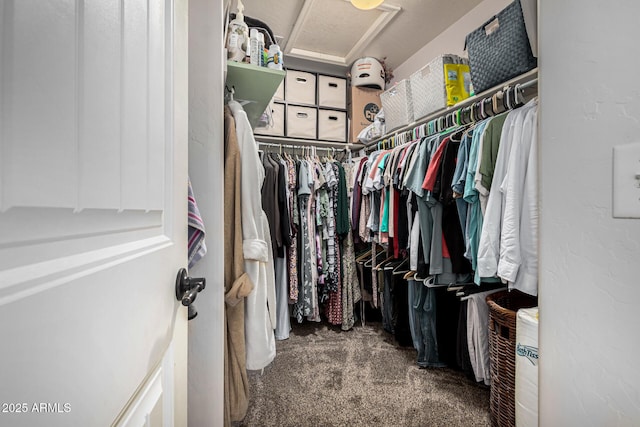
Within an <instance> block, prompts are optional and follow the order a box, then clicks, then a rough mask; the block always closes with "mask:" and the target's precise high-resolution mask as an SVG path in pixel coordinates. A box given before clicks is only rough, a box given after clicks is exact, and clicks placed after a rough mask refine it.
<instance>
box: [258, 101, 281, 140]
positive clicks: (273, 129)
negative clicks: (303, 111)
mask: <svg viewBox="0 0 640 427" xmlns="http://www.w3.org/2000/svg"><path fill="white" fill-rule="evenodd" d="M270 105H272V108H271V120H270V122H269V124H268V125H267V126H266V127H257V128H255V129H254V130H253V133H255V134H257V135H273V136H284V104H278V103H277V102H274V103H272V104H270ZM267 108H268V107H267Z"/></svg>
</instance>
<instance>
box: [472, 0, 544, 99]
mask: <svg viewBox="0 0 640 427" xmlns="http://www.w3.org/2000/svg"><path fill="white" fill-rule="evenodd" d="M465 48H466V49H467V51H468V53H469V66H470V68H471V82H472V83H473V89H474V92H475V93H476V94H478V93H480V92H483V91H485V90H487V89H489V88H491V87H493V86H497V85H499V84H501V83H504V82H505V81H507V80H509V79H512V78H514V77H516V76H519V75H520V74H523V73H526V72H527V71H529V70H531V69H533V68H535V67H536V66H537V62H538V61H537V59H536V58H535V57H534V56H533V53H532V52H531V45H530V44H529V38H528V37H527V29H526V27H525V23H524V16H523V14H522V6H521V5H520V0H515V1H514V2H513V3H511V4H510V5H509V6H507V7H506V8H504V9H503V10H502V11H501V12H499V13H498V14H497V15H495V16H494V17H492V18H491V19H489V20H488V21H487V22H485V23H484V24H483V25H482V26H481V27H480V28H478V29H476V30H475V31H473V32H471V33H469V34H468V35H467V37H466V40H465Z"/></svg>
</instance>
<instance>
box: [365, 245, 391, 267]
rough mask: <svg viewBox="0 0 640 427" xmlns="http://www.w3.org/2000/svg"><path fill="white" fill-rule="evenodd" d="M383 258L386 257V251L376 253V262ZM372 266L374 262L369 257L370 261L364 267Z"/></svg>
mask: <svg viewBox="0 0 640 427" xmlns="http://www.w3.org/2000/svg"><path fill="white" fill-rule="evenodd" d="M383 256H386V251H385V250H384V249H381V250H380V252H376V259H375V261H376V262H378V259H380V258H381V257H383ZM372 265H373V260H372V259H371V257H369V260H368V261H367V262H365V263H364V266H365V267H371V266H372Z"/></svg>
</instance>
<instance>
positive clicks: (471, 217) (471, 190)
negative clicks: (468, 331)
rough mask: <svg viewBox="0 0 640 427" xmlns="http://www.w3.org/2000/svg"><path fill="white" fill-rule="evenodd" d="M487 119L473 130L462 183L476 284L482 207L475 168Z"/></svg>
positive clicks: (478, 282)
mask: <svg viewBox="0 0 640 427" xmlns="http://www.w3.org/2000/svg"><path fill="white" fill-rule="evenodd" d="M487 123H489V121H484V122H481V123H479V124H477V125H476V128H475V129H474V130H473V138H472V139H471V149H470V150H469V168H468V169H467V181H466V182H465V185H464V200H465V201H466V202H467V203H469V214H468V215H467V221H468V225H467V233H468V234H469V241H468V242H467V254H468V255H469V258H470V260H471V267H472V268H473V271H475V272H476V273H475V276H474V278H473V281H474V283H475V284H476V285H479V284H480V276H479V275H478V272H477V267H478V245H479V244H480V233H481V232H482V209H481V207H480V197H479V193H478V190H476V188H475V185H474V179H475V174H476V170H477V169H478V158H479V153H478V145H479V144H480V138H481V136H482V133H483V131H484V128H485V127H486V126H487Z"/></svg>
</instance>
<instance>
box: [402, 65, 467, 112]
mask: <svg viewBox="0 0 640 427" xmlns="http://www.w3.org/2000/svg"><path fill="white" fill-rule="evenodd" d="M459 67H464V69H461V68H459ZM465 71H466V74H467V75H468V81H470V75H469V74H468V64H466V60H465V59H462V58H460V57H459V56H458V55H453V54H446V55H440V56H438V57H436V58H435V59H433V60H432V61H431V62H429V63H428V64H427V65H425V66H424V67H422V68H421V69H419V70H418V71H416V72H415V73H413V74H412V75H411V77H410V79H409V80H410V82H411V85H410V87H411V100H412V101H413V118H414V120H417V119H420V118H422V117H424V116H426V115H428V114H430V113H433V112H434V111H438V110H441V109H443V108H446V107H447V106H450V105H454V104H456V103H458V102H460V101H462V100H463V99H465V98H467V97H468V96H469V93H468V90H467V89H466V87H465V85H464V79H465ZM447 85H448V89H447ZM463 88H464V89H465V90H463ZM448 91H449V93H448Z"/></svg>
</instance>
